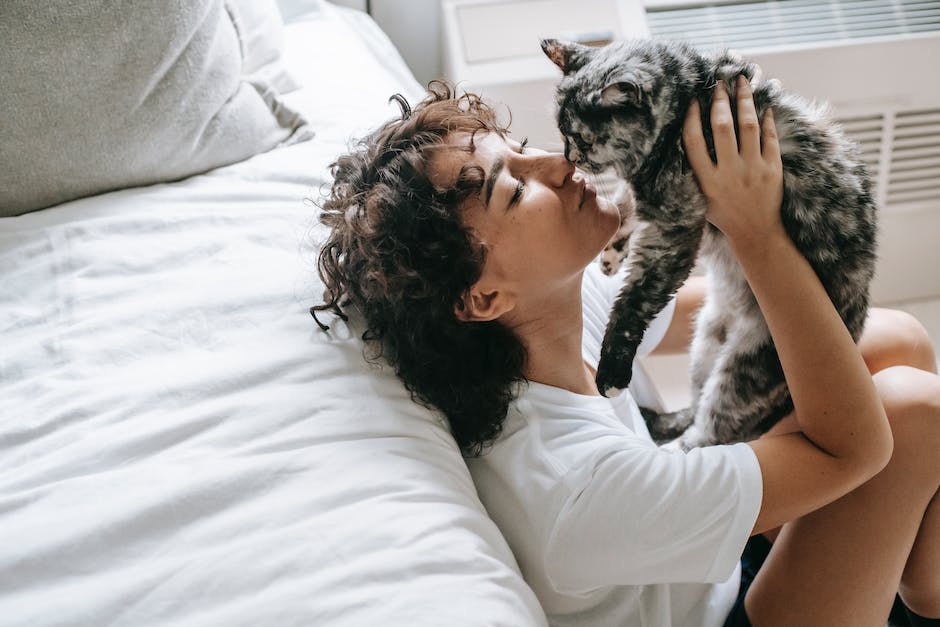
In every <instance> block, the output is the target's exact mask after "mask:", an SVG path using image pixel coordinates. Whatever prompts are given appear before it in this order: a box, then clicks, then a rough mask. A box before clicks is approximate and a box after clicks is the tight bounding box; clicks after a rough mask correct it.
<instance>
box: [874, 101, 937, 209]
mask: <svg viewBox="0 0 940 627" xmlns="http://www.w3.org/2000/svg"><path fill="white" fill-rule="evenodd" d="M930 201H936V202H937V203H938V204H940V109H932V110H925V111H905V112H899V113H897V114H896V115H895V119H894V137H893V141H892V145H891V167H890V173H889V176H888V193H887V202H888V204H889V205H890V204H900V203H914V202H930Z"/></svg>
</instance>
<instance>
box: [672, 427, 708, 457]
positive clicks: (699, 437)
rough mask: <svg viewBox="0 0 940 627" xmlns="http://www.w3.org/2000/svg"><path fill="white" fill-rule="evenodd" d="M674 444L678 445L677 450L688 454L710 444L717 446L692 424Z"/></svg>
mask: <svg viewBox="0 0 940 627" xmlns="http://www.w3.org/2000/svg"><path fill="white" fill-rule="evenodd" d="M676 443H677V444H678V445H679V448H680V449H682V450H683V451H685V452H686V453H688V452H689V451H691V450H692V449H694V448H701V447H703V446H711V445H712V444H717V442H715V441H713V439H712V438H709V437H708V436H707V435H706V434H704V433H702V431H701V430H700V429H699V428H698V427H696V426H695V425H694V424H693V425H692V426H690V427H689V428H688V429H686V430H685V433H683V434H682V435H681V436H679V438H678V439H677V440H676Z"/></svg>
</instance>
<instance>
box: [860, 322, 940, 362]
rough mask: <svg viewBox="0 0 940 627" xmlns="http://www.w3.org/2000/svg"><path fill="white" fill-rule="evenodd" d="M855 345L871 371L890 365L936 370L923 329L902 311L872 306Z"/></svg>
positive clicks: (929, 343) (935, 356)
mask: <svg viewBox="0 0 940 627" xmlns="http://www.w3.org/2000/svg"><path fill="white" fill-rule="evenodd" d="M858 346H859V349H860V351H861V353H862V357H863V358H864V359H865V362H866V363H867V364H868V368H869V370H870V371H871V372H873V373H874V372H878V371H880V370H883V369H885V368H889V367H891V366H911V367H913V368H919V369H921V370H927V371H929V372H936V371H937V355H936V353H935V351H934V347H933V345H932V344H931V341H930V336H929V335H928V333H927V330H926V329H925V328H924V325H923V324H921V323H920V321H919V320H918V319H917V318H915V317H914V316H912V315H911V314H909V313H907V312H904V311H898V310H896V309H881V308H874V309H872V310H871V312H870V313H869V315H868V320H867V321H866V322H865V330H864V331H863V333H862V337H861V338H860V339H859V343H858Z"/></svg>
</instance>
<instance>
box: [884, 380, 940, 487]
mask: <svg viewBox="0 0 940 627" xmlns="http://www.w3.org/2000/svg"><path fill="white" fill-rule="evenodd" d="M873 379H874V381H875V387H876V388H877V389H878V394H879V395H880V397H881V401H882V403H884V407H885V413H886V414H887V415H888V421H889V422H890V423H891V431H892V432H893V434H894V455H893V456H892V459H891V464H893V465H898V464H901V465H903V466H905V467H907V468H908V469H909V471H910V472H911V476H910V480H911V481H923V480H927V481H929V480H930V479H931V478H932V479H933V481H934V482H937V481H940V456H938V455H937V451H940V376H937V375H936V374H933V373H930V372H926V371H924V370H921V369H918V368H913V367H910V366H892V367H889V368H885V369H884V370H881V371H879V372H878V373H876V374H875V375H874V377H873ZM934 489H936V483H934Z"/></svg>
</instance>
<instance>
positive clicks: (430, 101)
mask: <svg viewBox="0 0 940 627" xmlns="http://www.w3.org/2000/svg"><path fill="white" fill-rule="evenodd" d="M428 92H429V93H428V96H427V97H426V98H425V99H424V100H423V101H422V102H421V103H420V104H418V105H417V106H416V107H415V108H414V110H412V109H411V108H410V106H409V105H408V103H407V101H406V100H405V99H404V98H403V97H401V96H400V95H397V94H396V95H395V96H392V98H391V100H396V101H397V102H398V103H399V105H400V107H401V109H402V115H401V118H400V119H395V120H391V121H389V122H387V123H386V124H384V125H383V126H381V127H380V128H379V129H377V130H375V131H374V132H372V133H371V134H369V135H368V136H366V137H365V138H363V139H362V140H361V141H359V142H358V144H357V145H356V146H355V147H354V148H353V149H352V150H351V151H350V152H349V153H348V154H344V155H342V156H340V157H339V158H338V159H337V160H336V161H335V162H334V163H333V164H332V165H331V171H332V174H333V185H332V188H331V190H330V193H329V196H328V197H327V198H326V199H325V200H324V201H323V202H322V204H321V209H322V212H321V214H320V222H321V223H323V224H324V225H326V226H327V227H329V229H330V234H329V237H328V239H327V241H326V242H325V243H324V245H323V246H322V248H321V250H320V256H319V260H318V268H319V272H320V277H321V278H322V279H323V282H324V284H325V286H326V290H325V292H324V298H323V300H324V303H323V304H320V305H316V306H314V307H311V309H310V313H311V314H312V315H313V317H314V319H317V316H316V312H318V311H324V310H330V311H333V312H335V313H336V314H338V315H339V316H341V317H342V318H343V319H345V315H344V314H343V312H342V309H341V307H348V306H349V305H352V306H353V307H354V308H355V309H356V310H358V311H359V312H360V313H361V314H362V316H363V317H364V319H365V323H366V331H365V333H363V340H365V341H366V343H367V345H371V346H372V347H374V348H376V349H377V350H375V351H373V354H372V355H371V356H367V357H366V358H367V359H369V360H375V359H378V358H380V357H384V358H385V359H386V360H387V361H388V362H389V363H390V364H391V365H392V366H393V367H394V368H395V371H396V373H397V375H398V377H399V378H400V379H401V380H402V381H403V382H404V384H405V387H406V388H407V389H408V391H409V392H410V393H411V397H412V399H414V400H415V401H416V402H418V403H420V404H422V405H425V406H429V407H434V408H437V409H439V410H440V411H442V412H443V413H444V415H445V416H446V417H447V420H448V422H449V424H450V427H451V431H452V433H453V435H454V438H455V439H456V440H457V444H458V445H459V446H460V449H461V451H462V452H463V453H464V455H467V456H476V455H479V454H481V453H482V452H483V451H484V449H485V448H486V446H487V445H488V444H490V443H491V442H492V441H493V440H494V439H496V437H497V436H499V434H500V431H501V429H502V424H503V421H504V420H505V417H506V412H507V410H508V407H509V403H510V402H511V401H512V399H513V396H514V391H515V388H516V385H517V384H518V383H520V382H523V381H525V378H524V376H523V365H524V363H525V359H526V351H525V348H524V346H523V345H522V342H521V341H520V340H519V338H518V336H516V334H515V333H514V332H513V331H512V330H511V329H509V328H507V327H506V326H505V325H504V324H502V323H500V322H499V321H489V322H465V321H461V320H459V319H458V318H457V315H456V313H455V308H458V309H462V308H463V306H464V305H463V303H464V301H463V295H464V294H465V293H466V292H467V291H468V290H469V289H470V287H471V286H472V285H473V284H474V283H476V281H477V280H479V278H480V276H481V274H482V270H483V264H484V261H485V259H486V246H485V245H484V244H483V243H482V242H481V241H480V240H479V238H478V237H477V236H476V234H475V233H474V232H473V230H472V229H470V228H468V227H467V226H466V225H465V223H464V221H463V210H462V208H463V206H464V203H465V201H467V200H468V199H470V198H472V197H475V196H478V195H479V194H480V190H481V189H482V185H483V181H484V176H485V173H484V171H483V169H482V168H481V167H480V166H478V165H475V164H471V163H469V162H468V163H466V164H464V166H463V167H462V168H461V169H460V171H459V174H458V175H457V178H456V180H455V181H454V182H453V184H451V185H450V186H449V187H448V188H446V189H445V188H441V187H439V186H435V185H434V184H433V183H432V182H431V180H430V178H429V172H428V169H429V164H430V162H431V160H432V158H433V156H434V154H435V152H436V151H440V150H442V149H445V148H446V149H454V150H460V149H461V148H458V147H455V146H453V145H445V138H446V137H447V136H448V135H450V134H452V133H466V134H468V135H469V136H470V142H469V146H468V147H465V148H462V149H464V150H467V151H469V152H472V151H473V150H474V143H473V138H474V136H475V134H476V133H479V132H483V133H490V132H492V133H498V134H499V135H500V136H505V135H506V133H508V125H507V126H506V127H503V126H501V125H500V123H499V121H498V119H497V115H496V112H495V111H494V110H493V109H492V107H490V106H488V105H487V104H486V103H485V102H484V101H483V100H482V99H481V98H480V97H479V96H476V95H474V94H471V93H466V94H463V95H461V96H459V97H458V96H457V95H456V94H455V93H454V90H453V89H452V88H451V86H450V85H448V84H446V83H443V82H440V81H434V82H432V83H431V84H430V85H429V87H428ZM317 324H319V325H320V327H321V328H323V329H324V330H325V329H327V328H328V327H327V326H326V325H324V324H323V323H322V322H320V320H318V319H317Z"/></svg>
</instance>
